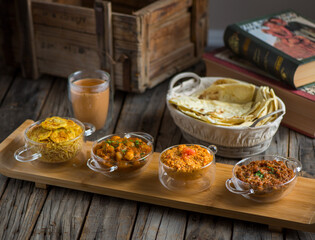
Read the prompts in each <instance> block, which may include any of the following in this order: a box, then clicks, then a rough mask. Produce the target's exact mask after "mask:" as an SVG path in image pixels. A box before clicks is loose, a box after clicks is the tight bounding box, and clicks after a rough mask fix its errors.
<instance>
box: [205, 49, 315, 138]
mask: <svg viewBox="0 0 315 240" xmlns="http://www.w3.org/2000/svg"><path fill="white" fill-rule="evenodd" d="M203 59H204V60H205V64H206V67H207V76H213V77H218V76H220V77H229V78H235V79H239V80H242V81H246V82H250V83H253V84H255V85H257V86H262V85H263V86H269V87H271V88H273V89H274V91H275V93H276V95H277V96H279V97H280V98H281V99H282V100H283V102H284V103H285V105H286V114H285V115H284V118H283V120H282V124H283V125H285V126H287V127H289V128H291V129H293V130H295V131H297V132H300V133H302V134H304V135H306V136H309V137H311V138H315V82H314V83H312V84H308V85H305V86H302V87H299V88H298V89H295V88H293V87H291V86H289V85H287V84H285V83H283V82H282V81H280V80H277V79H276V78H275V77H273V76H272V75H269V74H268V73H266V72H265V71H262V70H261V69H260V68H258V67H256V66H255V65H254V64H252V63H251V62H250V61H247V60H246V59H244V58H241V57H238V56H236V55H235V54H234V53H233V52H231V51H230V50H229V49H227V48H219V49H215V50H214V51H211V52H206V53H205V54H204V55H203Z"/></svg>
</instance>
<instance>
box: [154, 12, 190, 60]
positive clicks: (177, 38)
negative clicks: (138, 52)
mask: <svg viewBox="0 0 315 240" xmlns="http://www.w3.org/2000/svg"><path fill="white" fill-rule="evenodd" d="M190 21H191V15H190V13H182V14H179V15H178V18H177V19H174V20H173V21H172V22H168V23H167V24H163V25H160V26H158V27H155V28H154V27H153V26H152V27H151V31H150V36H149V39H150V40H149V51H150V54H149V57H150V62H153V61H155V60H157V59H159V58H161V57H164V56H167V55H170V54H172V52H174V51H176V49H179V48H182V47H184V46H187V45H189V44H190V36H191V30H190V27H188V26H190Z"/></svg>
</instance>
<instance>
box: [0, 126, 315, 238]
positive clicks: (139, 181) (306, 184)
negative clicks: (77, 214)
mask: <svg viewBox="0 0 315 240" xmlns="http://www.w3.org/2000/svg"><path fill="white" fill-rule="evenodd" d="M31 123H33V121H32V120H26V121H25V122H24V123H23V124H22V125H21V126H20V127H19V128H18V129H16V130H15V131H14V132H13V133H12V134H11V135H10V136H9V137H8V138H6V139H5V140H4V141H3V142H2V143H1V144H0V173H1V174H3V175H5V176H7V177H11V178H16V179H21V180H27V181H32V182H35V184H36V186H41V187H45V186H47V185H53V186H59V187H65V188H71V189H76V190H81V191H87V192H92V193H98V194H103V195H108V196H113V197H119V198H124V199H130V200H134V201H140V202H147V203H151V204H156V205H162V206H167V207H172V208H178V209H183V210H188V211H196V212H201V213H205V214H212V215H217V216H223V217H229V218H235V219H240V220H246V221H252V222H257V223H262V224H267V225H269V226H272V227H276V228H291V229H296V230H302V231H308V232H315V179H310V178H304V177H298V181H297V184H296V186H295V188H294V189H293V191H292V192H291V193H290V194H289V195H288V196H286V197H285V198H283V199H282V200H280V201H278V202H275V203H265V204H262V203H256V202H253V201H251V200H248V199H245V198H243V197H242V196H240V195H236V194H233V193H230V192H229V191H228V190H227V189H226V188H225V181H226V180H227V179H228V178H230V177H231V175H232V168H233V166H232V165H228V164H220V163H216V179H215V182H214V184H213V185H212V186H211V188H210V189H209V190H207V191H204V192H202V193H198V194H194V195H191V194H190V195H184V194H178V193H174V192H171V191H169V190H167V189H165V188H164V187H163V186H162V185H161V183H160V182H159V179H158V158H159V153H154V156H153V159H152V161H151V162H150V164H149V166H148V167H147V168H146V169H145V171H144V172H143V173H141V175H139V176H137V177H135V178H132V179H127V180H114V179H110V178H107V177H105V176H104V175H102V174H99V173H95V172H93V171H92V170H90V169H89V168H88V167H87V166H86V160H87V159H88V157H89V151H90V148H91V146H92V142H86V144H85V145H84V148H83V150H82V153H81V154H80V155H79V156H78V157H77V158H76V159H75V160H74V161H73V162H71V163H67V164H64V165H58V166H56V167H51V166H50V167H48V166H47V165H45V164H40V163H36V162H33V163H21V162H18V161H16V160H15V158H14V156H13V154H14V152H15V150H16V149H18V148H19V147H21V146H23V145H24V140H23V132H24V130H25V129H26V128H27V127H28V126H29V125H30V124H31Z"/></svg>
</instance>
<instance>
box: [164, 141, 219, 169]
mask: <svg viewBox="0 0 315 240" xmlns="http://www.w3.org/2000/svg"><path fill="white" fill-rule="evenodd" d="M180 145H186V146H200V147H202V148H205V149H207V150H208V152H209V153H210V154H211V155H212V156H213V159H212V161H211V162H209V163H208V164H207V165H205V166H203V167H201V168H199V169H198V170H202V169H204V168H207V167H209V166H210V165H211V164H214V162H215V153H214V152H213V151H212V150H211V149H210V148H209V147H210V146H213V145H210V146H209V147H206V146H204V145H201V144H194V143H187V144H186V143H183V144H176V145H173V146H170V147H168V148H166V149H164V150H163V151H162V152H161V153H160V156H159V162H160V163H161V164H162V166H163V167H164V168H166V169H171V170H175V169H174V168H172V167H170V166H167V165H165V164H164V163H163V162H162V161H161V156H162V154H163V153H164V152H165V151H167V150H169V149H172V148H174V147H178V146H180Z"/></svg>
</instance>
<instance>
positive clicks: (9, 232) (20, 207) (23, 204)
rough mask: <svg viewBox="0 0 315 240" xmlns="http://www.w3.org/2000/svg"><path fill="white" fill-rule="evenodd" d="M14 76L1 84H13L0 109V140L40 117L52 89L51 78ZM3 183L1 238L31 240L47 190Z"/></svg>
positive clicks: (1, 190)
mask: <svg viewBox="0 0 315 240" xmlns="http://www.w3.org/2000/svg"><path fill="white" fill-rule="evenodd" d="M2 76H3V75H2ZM13 76H14V75H13V74H12V75H10V76H5V77H4V78H3V77H1V81H3V79H5V80H6V82H5V83H3V82H1V86H6V87H8V86H9V85H10V88H9V89H7V90H8V92H7V93H6V94H5V98H4V99H3V100H2V105H1V106H0V115H1V116H0V121H1V122H2V124H3V125H2V127H1V129H0V141H2V140H3V139H4V138H6V137H7V135H9V133H11V132H13V130H14V129H15V128H16V127H17V126H18V125H20V124H21V122H23V121H25V119H26V118H33V117H35V118H36V117H37V116H38V115H39V112H40V110H41V108H42V106H43V102H44V101H45V99H46V96H47V94H48V92H49V89H50V87H51V79H46V81H35V82H34V81H33V80H30V79H22V78H21V77H20V76H19V77H16V78H14V79H13ZM7 80H8V81H7ZM40 80H43V79H40ZM2 83H3V84H2ZM3 90H5V88H3V89H2V88H1V91H3ZM8 180H9V181H8ZM7 181H8V184H7ZM0 182H1V183H0V195H2V193H3V191H4V190H5V192H4V194H3V196H2V198H1V201H0V215H1V216H3V217H4V218H3V219H2V221H1V223H0V224H1V225H0V229H2V231H1V233H0V234H1V236H0V238H1V239H27V238H28V237H29V236H30V234H31V232H32V229H33V226H34V224H35V222H36V220H37V217H38V214H39V211H40V209H41V207H42V205H43V202H44V200H45V198H46V191H44V190H37V189H36V190H34V184H31V183H27V182H22V181H17V180H13V179H8V178H6V177H4V176H1V177H0ZM21 226H23V227H21Z"/></svg>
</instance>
